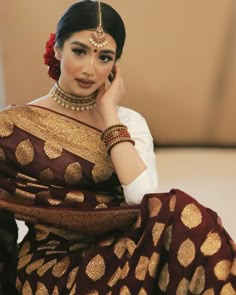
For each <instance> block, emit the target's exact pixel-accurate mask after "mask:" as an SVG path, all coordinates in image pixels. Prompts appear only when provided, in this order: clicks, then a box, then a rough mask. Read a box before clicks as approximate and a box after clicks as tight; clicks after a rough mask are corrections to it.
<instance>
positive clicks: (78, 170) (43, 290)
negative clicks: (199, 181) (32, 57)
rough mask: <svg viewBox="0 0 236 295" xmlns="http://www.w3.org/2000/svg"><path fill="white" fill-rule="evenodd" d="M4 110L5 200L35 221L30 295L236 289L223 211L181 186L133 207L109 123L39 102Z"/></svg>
mask: <svg viewBox="0 0 236 295" xmlns="http://www.w3.org/2000/svg"><path fill="white" fill-rule="evenodd" d="M0 116H1V123H0V155H1V156H0V159H1V161H0V165H1V177H0V185H1V198H0V206H1V208H5V209H8V210H10V211H12V212H13V213H14V214H15V216H16V217H17V218H19V219H22V220H25V221H26V222H27V225H28V227H29V231H28V234H27V235H26V237H25V238H24V240H23V241H22V243H21V244H20V247H19V260H18V278H17V282H16V285H17V288H18V291H19V293H20V294H71V295H72V294H100V295H104V294H107V295H115V294H124V295H125V294H132V295H133V294H139V295H143V294H148V295H149V294H170V295H172V294H177V295H184V294H204V295H213V294H214V295H216V294H217V295H218V294H222V295H231V294H235V292H236V291H235V290H236V259H235V258H236V256H235V246H234V243H233V241H232V240H231V238H230V237H229V235H228V234H227V232H226V231H225V230H224V229H223V228H222V227H221V225H220V223H219V222H218V217H217V215H216V213H214V212H213V211H211V210H210V209H207V208H205V207H203V206H202V205H200V204H199V203H198V202H197V201H196V200H194V199H193V198H191V197H190V196H188V195H187V194H185V193H184V192H181V191H179V190H172V191H171V192H169V193H163V194H149V195H146V196H144V198H143V201H142V203H141V205H140V206H128V205H127V204H126V203H125V202H124V198H123V196H122V192H121V190H120V189H119V182H118V179H117V177H116V175H115V173H114V169H113V167H112V163H111V160H110V158H109V157H108V156H107V155H106V151H105V149H104V146H103V145H102V143H101V141H100V131H99V130H96V129H94V128H92V127H90V126H87V125H85V124H82V123H80V122H78V121H75V120H71V119H69V118H67V117H65V116H62V115H59V114H56V113H53V112H52V111H49V110H46V109H43V108H39V107H32V106H28V107H14V108H11V109H9V110H5V111H3V112H2V114H1V115H0Z"/></svg>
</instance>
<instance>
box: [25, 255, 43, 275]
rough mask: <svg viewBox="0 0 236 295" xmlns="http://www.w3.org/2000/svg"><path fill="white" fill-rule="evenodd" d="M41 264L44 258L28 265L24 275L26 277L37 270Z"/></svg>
mask: <svg viewBox="0 0 236 295" xmlns="http://www.w3.org/2000/svg"><path fill="white" fill-rule="evenodd" d="M43 264H44V258H42V259H38V260H36V261H34V262H32V263H30V264H29V265H28V266H27V268H26V273H27V274H28V275H29V274H31V273H32V272H33V271H35V270H37V269H38V268H39V267H40V266H42V265H43Z"/></svg>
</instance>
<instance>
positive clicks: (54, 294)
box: [52, 286, 60, 295]
mask: <svg viewBox="0 0 236 295" xmlns="http://www.w3.org/2000/svg"><path fill="white" fill-rule="evenodd" d="M52 295H60V293H59V290H58V288H57V286H55V287H54V289H53V291H52Z"/></svg>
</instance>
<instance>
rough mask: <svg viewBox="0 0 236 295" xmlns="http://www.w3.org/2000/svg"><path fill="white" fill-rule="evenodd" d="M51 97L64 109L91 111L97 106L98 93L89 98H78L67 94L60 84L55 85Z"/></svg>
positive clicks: (50, 93) (50, 92)
mask: <svg viewBox="0 0 236 295" xmlns="http://www.w3.org/2000/svg"><path fill="white" fill-rule="evenodd" d="M49 95H50V96H51V98H53V99H54V100H55V101H56V102H57V103H58V104H59V105H61V106H62V107H64V108H69V109H72V110H76V111H86V110H91V109H93V108H94V107H95V106H96V96H97V92H94V93H93V94H91V95H89V96H76V95H72V94H69V93H67V92H65V91H64V90H63V89H61V88H60V86H59V85H58V83H55V85H54V86H53V87H52V89H51V90H50V91H49Z"/></svg>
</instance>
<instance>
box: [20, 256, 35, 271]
mask: <svg viewBox="0 0 236 295" xmlns="http://www.w3.org/2000/svg"><path fill="white" fill-rule="evenodd" d="M32 257H33V254H28V255H26V256H22V257H21V258H20V259H19V260H18V265H17V269H18V270H19V269H21V268H23V267H24V266H26V265H27V264H28V263H30V261H31V259H32Z"/></svg>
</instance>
